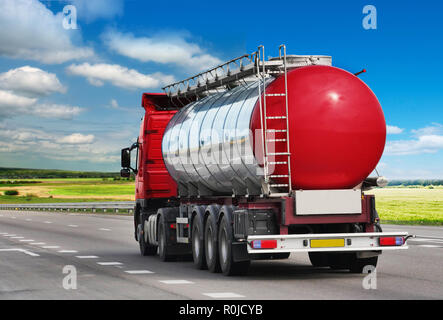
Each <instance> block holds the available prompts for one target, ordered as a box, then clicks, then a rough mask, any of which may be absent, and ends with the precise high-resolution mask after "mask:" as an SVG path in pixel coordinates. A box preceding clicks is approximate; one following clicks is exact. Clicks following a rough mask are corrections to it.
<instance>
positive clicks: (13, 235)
mask: <svg viewBox="0 0 443 320" xmlns="http://www.w3.org/2000/svg"><path fill="white" fill-rule="evenodd" d="M15 236H16V234H5V237H15Z"/></svg>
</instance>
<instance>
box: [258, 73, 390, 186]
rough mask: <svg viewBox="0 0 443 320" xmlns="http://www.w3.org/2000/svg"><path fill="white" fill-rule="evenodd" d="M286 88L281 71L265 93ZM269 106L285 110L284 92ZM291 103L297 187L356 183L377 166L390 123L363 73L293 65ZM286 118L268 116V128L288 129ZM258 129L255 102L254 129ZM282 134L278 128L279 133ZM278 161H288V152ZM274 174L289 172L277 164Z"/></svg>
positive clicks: (273, 111)
mask: <svg viewBox="0 0 443 320" xmlns="http://www.w3.org/2000/svg"><path fill="white" fill-rule="evenodd" d="M284 88H285V86H284V77H282V76H281V77H279V78H277V79H276V80H275V81H273V82H272V83H271V84H270V85H269V86H268V87H267V89H266V93H267V94H272V93H283V92H284ZM266 105H267V115H268V116H279V115H283V114H284V112H285V111H284V107H285V104H284V97H279V96H267V97H266ZM288 108H289V111H288V113H289V115H288V120H289V139H290V149H291V150H290V151H291V175H292V185H293V189H306V190H309V189H345V188H352V187H355V186H356V185H358V184H359V183H360V182H362V181H363V180H364V179H365V178H366V177H367V176H368V175H369V174H370V173H371V172H372V171H373V170H374V168H375V166H376V165H377V163H378V161H379V160H380V157H381V155H382V153H383V149H384V146H385V141H386V123H385V118H384V116H383V111H382V109H381V106H380V103H379V102H378V100H377V97H376V96H375V95H374V93H373V92H372V91H371V89H369V87H368V86H367V85H366V84H365V83H364V82H363V81H361V80H360V79H359V78H357V77H356V76H354V75H353V74H351V73H349V72H347V71H345V70H342V69H339V68H335V67H328V66H309V67H303V68H299V69H295V70H292V71H290V72H288ZM283 121H284V120H275V119H274V120H272V119H268V120H267V124H268V129H279V128H280V129H282V128H284V122H283ZM260 128H261V124H260V112H259V107H258V104H257V105H256V108H255V110H254V114H253V116H252V119H251V129H252V130H253V132H255V131H254V130H255V129H260ZM283 135H284V133H283ZM283 135H282V133H276V135H275V138H277V139H278V138H284V136H283ZM268 138H269V137H268ZM255 143H259V144H260V143H261V141H255ZM284 144H285V142H275V150H276V152H279V151H282V152H284V151H285V150H286V148H285V145H284ZM255 150H259V148H255ZM260 154H261V153H260ZM256 157H260V155H259V151H256ZM275 160H276V161H285V160H284V156H276V159H275ZM273 174H275V175H284V174H287V167H286V166H285V165H276V166H275V169H274V173H273ZM280 182H282V183H284V179H281V180H280Z"/></svg>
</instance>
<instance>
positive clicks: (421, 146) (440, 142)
mask: <svg viewBox="0 0 443 320" xmlns="http://www.w3.org/2000/svg"><path fill="white" fill-rule="evenodd" d="M441 149H443V136H441V135H423V136H420V137H418V139H414V140H395V141H389V142H388V143H387V145H386V149H385V155H410V154H420V153H436V152H438V151H439V150H441Z"/></svg>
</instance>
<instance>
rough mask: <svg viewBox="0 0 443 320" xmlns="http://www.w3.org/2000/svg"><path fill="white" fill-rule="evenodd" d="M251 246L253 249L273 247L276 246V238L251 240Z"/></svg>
mask: <svg viewBox="0 0 443 320" xmlns="http://www.w3.org/2000/svg"><path fill="white" fill-rule="evenodd" d="M251 247H252V248H253V249H275V248H277V240H253V241H251Z"/></svg>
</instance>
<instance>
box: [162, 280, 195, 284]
mask: <svg viewBox="0 0 443 320" xmlns="http://www.w3.org/2000/svg"><path fill="white" fill-rule="evenodd" d="M159 281H160V282H162V283H165V284H193V283H194V282H192V281H188V280H159Z"/></svg>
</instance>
